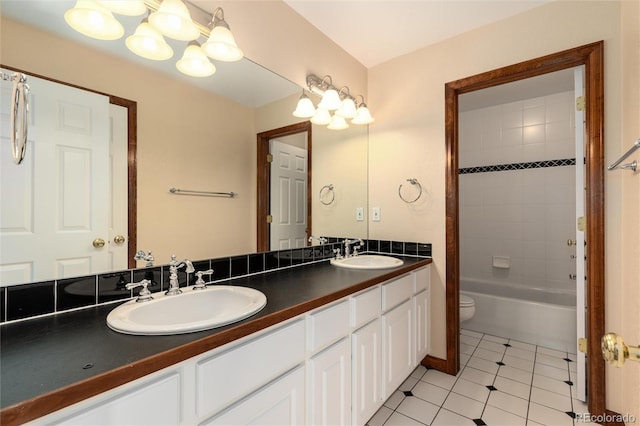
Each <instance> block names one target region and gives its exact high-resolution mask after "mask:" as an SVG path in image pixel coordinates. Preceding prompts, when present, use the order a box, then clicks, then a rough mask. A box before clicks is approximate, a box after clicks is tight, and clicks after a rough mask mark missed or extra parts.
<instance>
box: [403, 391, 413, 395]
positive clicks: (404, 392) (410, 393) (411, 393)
mask: <svg viewBox="0 0 640 426" xmlns="http://www.w3.org/2000/svg"><path fill="white" fill-rule="evenodd" d="M402 393H403V394H404V396H413V392H411V391H403V392H402Z"/></svg>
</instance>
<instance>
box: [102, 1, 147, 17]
mask: <svg viewBox="0 0 640 426" xmlns="http://www.w3.org/2000/svg"><path fill="white" fill-rule="evenodd" d="M99 3H100V4H101V5H102V6H104V7H106V8H107V9H109V10H110V11H112V12H113V13H117V14H118V15H126V16H140V15H143V14H145V13H146V12H147V6H145V5H144V0H99Z"/></svg>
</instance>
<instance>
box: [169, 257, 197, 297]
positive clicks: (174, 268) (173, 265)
mask: <svg viewBox="0 0 640 426" xmlns="http://www.w3.org/2000/svg"><path fill="white" fill-rule="evenodd" d="M185 265H186V267H187V268H186V269H185V272H186V273H187V274H191V273H193V272H195V270H196V269H195V268H194V267H193V263H191V261H190V260H188V259H185V260H183V261H181V262H178V261H177V260H176V256H175V255H172V256H171V262H169V290H167V291H166V292H165V293H164V294H165V295H167V296H174V295H176V294H180V293H182V290H180V283H179V282H178V269H179V268H182V267H183V266H185Z"/></svg>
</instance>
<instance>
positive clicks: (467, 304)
mask: <svg viewBox="0 0 640 426" xmlns="http://www.w3.org/2000/svg"><path fill="white" fill-rule="evenodd" d="M475 313H476V302H475V300H473V299H472V298H470V297H469V296H467V295H464V294H462V293H460V322H463V321H467V320H470V319H471V318H473V315H474V314H475Z"/></svg>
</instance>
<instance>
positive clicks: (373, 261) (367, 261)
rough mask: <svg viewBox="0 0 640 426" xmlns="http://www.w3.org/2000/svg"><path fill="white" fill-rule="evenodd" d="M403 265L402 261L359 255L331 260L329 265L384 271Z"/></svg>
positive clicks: (392, 258) (374, 255)
mask: <svg viewBox="0 0 640 426" xmlns="http://www.w3.org/2000/svg"><path fill="white" fill-rule="evenodd" d="M403 263H404V261H403V260H402V259H398V258H395V257H391V256H380V255H377V254H361V255H358V256H351V257H347V258H344V259H331V264H332V265H335V266H339V267H341V268H350V269H386V268H395V267H397V266H400V265H402V264H403Z"/></svg>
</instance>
